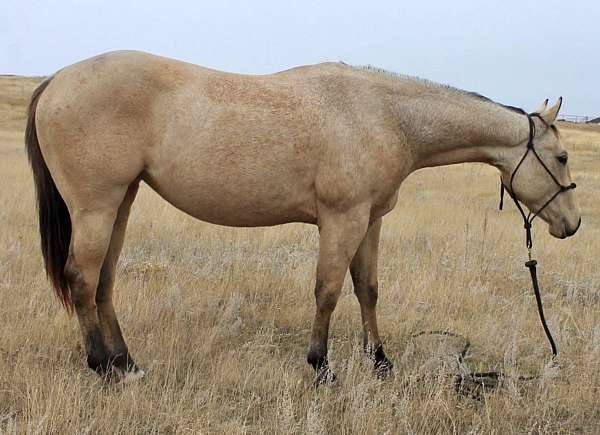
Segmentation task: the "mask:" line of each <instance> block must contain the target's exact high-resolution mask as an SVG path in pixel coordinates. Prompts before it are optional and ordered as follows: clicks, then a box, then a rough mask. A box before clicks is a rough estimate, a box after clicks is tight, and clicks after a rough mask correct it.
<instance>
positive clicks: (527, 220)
mask: <svg viewBox="0 0 600 435" xmlns="http://www.w3.org/2000/svg"><path fill="white" fill-rule="evenodd" d="M534 116H536V117H538V118H540V120H541V121H542V122H544V123H545V121H544V120H543V119H542V117H541V116H540V114H539V113H532V114H528V115H527V120H528V121H529V140H528V141H527V150H526V151H525V154H523V157H521V160H519V163H518V164H517V166H516V167H515V169H514V171H513V172H512V174H511V176H510V183H509V186H508V187H506V186H505V185H504V183H503V182H502V178H500V210H502V205H503V203H504V191H505V190H506V191H507V192H508V194H509V195H510V197H511V198H512V199H513V201H514V203H515V205H516V206H517V208H518V209H519V212H520V213H521V216H522V217H523V222H524V227H525V245H526V246H527V251H528V254H529V261H527V262H526V263H525V266H527V268H528V269H529V272H530V274H531V283H532V284H533V291H534V293H535V299H536V302H537V308H538V313H539V316H540V320H541V322H542V326H543V327H544V332H545V333H546V337H548V341H549V342H550V347H551V348H552V357H553V359H554V358H556V355H557V354H558V352H557V350H556V344H554V339H553V338H552V334H551V333H550V329H549V328H548V324H547V323H546V318H545V317H544V309H543V306H542V297H541V295H540V287H539V284H538V279H537V271H536V266H537V261H536V260H534V259H532V258H531V248H532V247H533V239H532V237H531V223H532V222H533V220H534V219H535V218H536V217H537V216H538V215H539V214H540V213H541V212H542V211H543V210H544V209H545V208H546V207H547V206H548V205H549V204H550V203H551V202H552V201H554V200H555V199H556V197H557V196H558V195H559V194H561V193H563V192H567V191H569V190H571V189H575V187H577V186H576V184H575V183H571V184H569V185H568V186H564V185H562V184H561V183H560V182H559V181H558V179H557V178H556V177H555V176H554V174H553V173H552V171H550V169H549V168H548V166H546V164H545V163H544V161H543V160H542V159H541V157H540V156H539V154H538V153H537V151H536V150H535V146H534V144H533V139H534V137H535V123H534V122H533V117H534ZM530 152H531V153H533V155H534V156H535V157H536V158H537V160H538V162H540V164H541V165H542V168H544V169H545V170H546V172H547V173H548V175H550V177H551V178H552V180H553V181H554V183H555V184H556V185H557V186H558V190H557V191H556V193H555V194H554V195H552V196H551V197H550V199H548V201H546V202H545V203H544V205H543V206H542V207H540V209H539V210H538V211H536V212H532V211H530V212H529V213H528V214H527V215H526V214H525V212H524V211H523V207H522V206H521V204H520V202H519V199H518V198H517V195H516V194H515V191H514V189H513V180H514V179H515V175H516V174H517V171H518V170H519V168H520V167H521V164H522V163H523V161H524V160H525V158H526V157H527V155H528V154H529V153H530Z"/></svg>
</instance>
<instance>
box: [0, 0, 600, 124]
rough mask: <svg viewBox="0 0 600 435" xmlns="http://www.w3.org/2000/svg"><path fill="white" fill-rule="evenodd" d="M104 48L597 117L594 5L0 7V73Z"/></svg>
mask: <svg viewBox="0 0 600 435" xmlns="http://www.w3.org/2000/svg"><path fill="white" fill-rule="evenodd" d="M116 49H137V50H144V51H148V52H152V53H157V54H161V55H164V56H168V57H173V58H176V59H182V60H186V61H189V62H193V63H197V64H201V65H205V66H209V67H213V68H218V69H223V70H227V71H234V72H243V73H257V74H259V73H269V72H274V71H277V70H281V69H285V68H289V67H292V66H295V65H301V64H308V63H317V62H322V61H327V60H343V61H345V62H347V63H353V64H372V65H376V66H379V67H382V68H386V69H390V70H394V71H397V72H401V73H405V74H410V75H416V76H420V77H424V78H429V79H432V80H435V81H438V82H442V83H447V84H451V85H454V86H457V87H460V88H463V89H467V90H472V91H477V92H480V93H482V94H484V95H487V96H489V97H491V98H493V99H495V100H497V101H499V102H502V103H506V104H512V105H516V106H522V107H523V108H525V109H527V110H534V109H535V108H536V107H537V105H538V104H539V103H540V102H541V101H542V100H543V99H544V98H546V97H549V98H551V99H552V100H554V99H556V98H557V97H558V96H560V95H562V96H563V97H564V98H565V104H564V105H563V111H562V113H564V114H574V115H594V116H598V115H600V1H599V0H579V1H575V2H574V1H567V0H562V1H557V0H546V1H527V0H495V1H485V0H480V1H467V0H452V1H434V0H430V1H427V0H414V1H402V0H385V1H376V0H371V1H369V0H363V1H353V0H332V1H327V0H320V1H315V0H303V1H292V0H287V1H286V0H252V1H251V0H247V1H242V0H238V1H233V0H212V1H211V0H196V1H192V0H188V1H177V0H160V1H155V0H144V1H137V2H136V1H131V0H101V1H95V0H93V1H92V0H90V1H86V0H46V1H34V0H0V73H3V74H8V73H10V74H26V75H45V74H50V73H52V72H54V71H56V70H57V69H59V68H61V67H63V66H65V65H68V64H70V63H73V62H76V61H78V60H81V59H84V58H86V57H90V56H93V55H95V54H98V53H101V52H105V51H109V50H116Z"/></svg>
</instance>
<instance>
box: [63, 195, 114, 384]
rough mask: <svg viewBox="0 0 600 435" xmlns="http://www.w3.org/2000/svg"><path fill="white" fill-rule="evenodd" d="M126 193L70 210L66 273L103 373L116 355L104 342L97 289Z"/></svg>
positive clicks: (92, 360) (92, 359) (93, 358)
mask: <svg viewBox="0 0 600 435" xmlns="http://www.w3.org/2000/svg"><path fill="white" fill-rule="evenodd" d="M124 194H125V192H122V191H121V192H119V191H116V192H111V193H110V194H108V195H105V196H104V197H103V198H98V200H97V201H94V202H93V203H91V204H87V203H86V204H72V208H71V210H70V215H71V227H72V230H71V231H72V232H71V245H70V248H69V258H68V260H67V264H66V266H65V275H66V276H67V279H68V281H69V288H70V290H71V298H72V301H73V305H74V306H75V311H76V313H77V318H78V320H79V326H80V327H81V333H82V335H83V341H84V343H85V352H86V356H87V363H88V365H89V366H90V368H92V369H93V370H95V371H96V372H98V373H100V374H106V373H107V371H108V369H109V367H110V365H111V359H113V355H111V353H110V351H109V349H108V348H107V347H106V345H105V343H104V339H103V334H102V329H101V325H100V320H99V316H98V310H97V309H96V289H97V288H98V283H99V278H100V270H101V268H102V265H103V263H104V259H105V258H106V255H107V252H108V249H109V245H110V241H111V237H112V233H113V225H114V223H115V218H116V216H117V212H118V209H119V206H120V204H121V202H122V200H123V197H124Z"/></svg>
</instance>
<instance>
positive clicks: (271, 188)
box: [142, 168, 317, 227]
mask: <svg viewBox="0 0 600 435" xmlns="http://www.w3.org/2000/svg"><path fill="white" fill-rule="evenodd" d="M278 175H281V174H277V173H275V174H273V173H271V174H270V173H268V172H265V173H264V174H256V175H254V176H249V175H248V174H247V173H243V172H239V171H237V173H231V172H229V171H216V170H215V171H206V170H205V168H203V169H199V171H198V172H194V171H186V170H179V171H178V170H173V171H171V172H169V173H168V174H153V173H152V171H146V172H145V173H144V174H143V177H142V178H143V180H144V181H145V182H146V183H148V184H149V185H150V186H151V187H152V188H153V189H154V190H155V191H156V192H157V193H158V194H159V195H161V196H162V197H163V198H164V199H166V200H167V201H168V202H169V203H171V204H172V205H173V206H175V207H177V208H178V209H180V210H182V211H184V212H186V213H187V214H189V215H191V216H194V217H195V218H197V219H200V220H202V221H206V222H211V223H214V224H219V225H227V226H234V227H255V226H270V225H278V224H284V223H289V222H306V223H316V220H317V212H316V205H315V204H316V201H315V197H314V192H313V190H312V189H311V188H310V184H308V183H302V182H301V181H302V180H298V179H293V177H281V176H278ZM299 181H300V182H299Z"/></svg>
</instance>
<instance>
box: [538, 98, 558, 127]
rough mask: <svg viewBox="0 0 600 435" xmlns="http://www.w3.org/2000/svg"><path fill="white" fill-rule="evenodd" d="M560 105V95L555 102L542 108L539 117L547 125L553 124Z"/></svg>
mask: <svg viewBox="0 0 600 435" xmlns="http://www.w3.org/2000/svg"><path fill="white" fill-rule="evenodd" d="M560 106H562V97H560V98H559V99H558V101H557V102H556V104H555V105H554V106H552V107H549V108H548V109H546V110H544V111H543V112H541V113H540V117H541V118H542V119H543V120H544V121H545V122H546V124H548V125H552V124H554V121H556V117H557V116H558V111H559V110H560Z"/></svg>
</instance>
